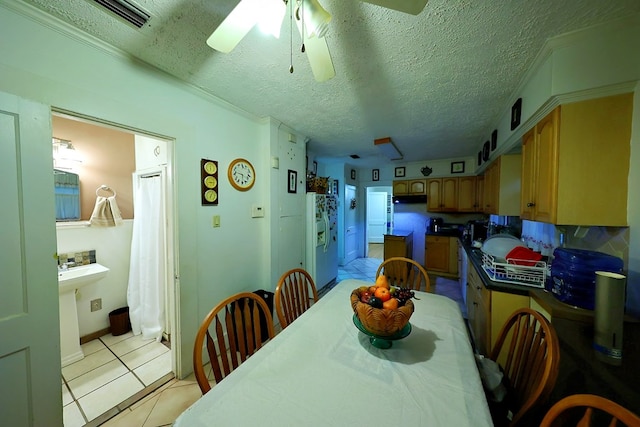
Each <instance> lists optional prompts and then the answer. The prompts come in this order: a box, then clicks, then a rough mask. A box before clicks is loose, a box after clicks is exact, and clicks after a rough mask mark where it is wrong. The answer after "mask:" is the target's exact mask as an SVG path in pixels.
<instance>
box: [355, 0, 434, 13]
mask: <svg viewBox="0 0 640 427" xmlns="http://www.w3.org/2000/svg"><path fill="white" fill-rule="evenodd" d="M362 1H364V2H367V3H371V4H375V5H378V6H382V7H386V8H387V9H393V10H397V11H398V12H404V13H409V14H411V15H417V14H419V13H420V12H422V9H424V7H425V6H426V4H427V2H428V1H429V0H362Z"/></svg>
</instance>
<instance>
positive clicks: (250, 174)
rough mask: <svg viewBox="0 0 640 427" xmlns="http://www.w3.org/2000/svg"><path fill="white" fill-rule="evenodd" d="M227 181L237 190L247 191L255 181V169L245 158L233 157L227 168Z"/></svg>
mask: <svg viewBox="0 0 640 427" xmlns="http://www.w3.org/2000/svg"><path fill="white" fill-rule="evenodd" d="M227 176H228V177H229V182H230V183H231V185H233V187H234V188H235V189H236V190H238V191H247V190H249V189H251V187H253V184H255V182H256V171H255V170H254V169H253V165H252V164H251V162H249V161H248V160H245V159H235V160H234V161H232V162H231V164H230V165H229V169H228V170H227Z"/></svg>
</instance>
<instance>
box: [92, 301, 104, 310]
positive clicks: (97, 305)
mask: <svg viewBox="0 0 640 427" xmlns="http://www.w3.org/2000/svg"><path fill="white" fill-rule="evenodd" d="M98 310H102V298H98V299H92V300H91V311H98Z"/></svg>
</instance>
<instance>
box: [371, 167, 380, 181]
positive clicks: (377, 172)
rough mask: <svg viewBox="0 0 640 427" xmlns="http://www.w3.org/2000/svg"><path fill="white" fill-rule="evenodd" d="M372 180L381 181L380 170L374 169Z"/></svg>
mask: <svg viewBox="0 0 640 427" xmlns="http://www.w3.org/2000/svg"><path fill="white" fill-rule="evenodd" d="M371 180H373V181H380V169H374V170H372V171H371Z"/></svg>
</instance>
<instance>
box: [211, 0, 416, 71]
mask: <svg viewBox="0 0 640 427" xmlns="http://www.w3.org/2000/svg"><path fill="white" fill-rule="evenodd" d="M360 1H364V2H367V3H371V4H375V5H377V6H381V7H385V8H388V9H393V10H397V11H399V12H404V13H409V14H412V15H417V14H419V13H420V12H421V11H422V9H424V7H425V5H426V4H427V1H428V0H360ZM287 6H289V7H290V9H289V10H290V16H292V17H293V15H295V21H296V26H297V27H298V31H299V32H300V35H301V37H302V51H303V52H305V53H306V54H307V58H308V59H309V64H310V66H311V71H312V72H313V76H314V77H315V79H316V81H318V82H323V81H326V80H329V79H331V78H333V77H334V76H335V75H336V72H335V69H334V68H333V61H332V60H331V55H330V54H329V47H328V46H327V42H326V40H325V39H324V35H325V34H326V32H327V30H328V23H329V21H330V20H331V15H330V14H329V13H328V12H327V11H326V10H324V9H323V8H322V6H321V5H320V4H319V3H318V0H240V3H238V5H237V6H236V7H235V8H234V9H233V10H232V11H231V13H230V14H229V15H228V16H227V17H226V18H225V19H224V21H222V23H221V24H220V25H219V26H218V28H216V29H215V31H214V32H213V34H211V36H209V38H208V39H207V44H208V45H209V46H210V47H212V48H213V49H215V50H217V51H219V52H223V53H228V52H231V51H232V50H233V49H234V48H235V47H236V46H237V44H238V43H240V40H242V39H243V38H244V36H246V35H247V33H248V32H249V31H251V29H252V28H253V27H254V26H255V25H258V26H260V27H261V28H262V29H263V30H264V31H265V32H268V33H271V34H272V35H274V36H275V37H279V36H280V28H281V27H282V22H283V20H284V17H285V14H286V11H287ZM294 11H295V13H294ZM289 70H290V72H293V66H291V67H290V69H289Z"/></svg>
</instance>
